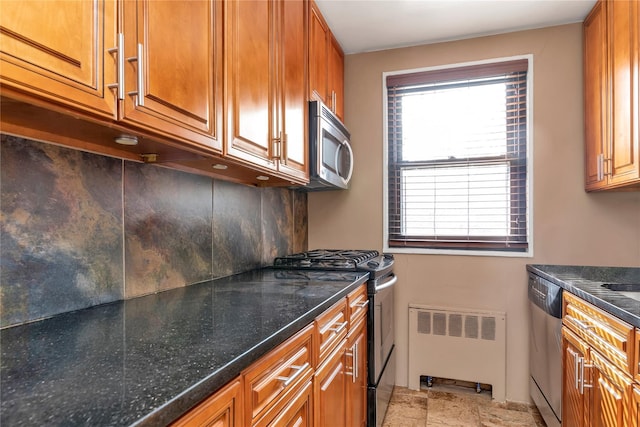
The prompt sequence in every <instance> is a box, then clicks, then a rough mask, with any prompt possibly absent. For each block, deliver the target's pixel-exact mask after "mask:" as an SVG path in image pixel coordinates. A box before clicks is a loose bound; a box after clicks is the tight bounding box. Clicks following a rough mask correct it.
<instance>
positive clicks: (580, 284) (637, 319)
mask: <svg viewBox="0 0 640 427" xmlns="http://www.w3.org/2000/svg"><path fill="white" fill-rule="evenodd" d="M558 267H566V268H571V267H572V266H558ZM544 268H545V266H542V265H537V264H527V271H528V272H530V273H533V274H536V275H538V276H540V277H542V278H543V279H546V280H548V281H550V282H552V283H555V284H556V285H558V286H560V287H561V288H562V289H564V290H566V291H567V292H569V293H571V294H573V295H576V296H577V297H579V298H582V299H583V300H585V301H587V302H588V303H590V304H593V305H594V306H596V307H597V308H599V309H601V310H604V311H606V312H608V313H610V314H612V315H614V316H616V317H617V318H619V319H621V320H623V321H625V322H627V323H629V324H631V325H632V326H635V327H636V328H640V315H637V314H634V313H632V312H630V311H628V310H627V309H629V310H631V309H632V308H634V306H635V308H637V311H638V312H639V313H640V302H638V301H635V300H633V299H631V298H626V297H620V296H618V295H616V294H615V293H614V291H607V290H604V289H602V288H601V286H600V285H601V284H602V283H604V282H601V281H597V280H589V279H587V278H584V279H582V280H580V279H577V278H576V279H574V280H572V279H566V278H561V277H557V276H555V275H554V274H553V273H550V272H548V271H545V270H544ZM575 268H579V267H578V266H576V267H575ZM590 288H594V289H597V292H598V293H599V294H601V295H600V296H598V295H595V294H594V292H593V291H590ZM609 294H611V295H610V296H609ZM608 296H609V298H607V297H608ZM603 298H607V299H611V300H610V301H607V299H603ZM614 298H615V299H616V300H617V301H616V302H612V301H613V299H614Z"/></svg>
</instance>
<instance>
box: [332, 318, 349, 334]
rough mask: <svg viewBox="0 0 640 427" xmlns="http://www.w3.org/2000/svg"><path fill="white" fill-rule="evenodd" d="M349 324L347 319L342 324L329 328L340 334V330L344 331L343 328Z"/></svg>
mask: <svg viewBox="0 0 640 427" xmlns="http://www.w3.org/2000/svg"><path fill="white" fill-rule="evenodd" d="M348 324H349V322H347V321H346V320H345V321H344V322H342V323H341V324H340V325H338V326H336V327H335V328H331V329H329V330H330V331H332V332H335V333H336V334H339V333H340V332H342V330H343V329H344V328H346V327H347V325H348Z"/></svg>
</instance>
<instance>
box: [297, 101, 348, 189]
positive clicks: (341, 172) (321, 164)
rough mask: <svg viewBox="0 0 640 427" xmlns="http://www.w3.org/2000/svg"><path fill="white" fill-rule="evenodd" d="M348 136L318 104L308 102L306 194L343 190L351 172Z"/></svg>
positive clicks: (344, 128) (325, 108) (333, 116)
mask: <svg viewBox="0 0 640 427" xmlns="http://www.w3.org/2000/svg"><path fill="white" fill-rule="evenodd" d="M349 138H351V135H350V134H349V131H347V128H346V127H345V126H344V124H342V122H341V121H340V119H338V117H337V116H336V115H335V114H333V112H332V111H331V110H330V109H329V108H328V107H327V106H326V105H324V104H323V103H322V102H319V101H311V102H309V162H310V163H309V184H307V185H306V186H305V187H304V190H306V191H322V190H346V189H347V188H349V181H350V180H351V174H352V173H353V151H352V150H351V145H350V144H349Z"/></svg>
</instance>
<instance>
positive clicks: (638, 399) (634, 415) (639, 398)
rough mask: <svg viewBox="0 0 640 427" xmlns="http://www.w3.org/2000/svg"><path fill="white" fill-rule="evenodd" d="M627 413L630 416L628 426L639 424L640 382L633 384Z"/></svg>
mask: <svg viewBox="0 0 640 427" xmlns="http://www.w3.org/2000/svg"><path fill="white" fill-rule="evenodd" d="M629 415H630V417H631V421H630V422H629V425H630V426H637V425H640V384H636V385H634V386H633V395H632V398H631V411H630V414H629Z"/></svg>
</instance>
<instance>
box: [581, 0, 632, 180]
mask: <svg viewBox="0 0 640 427" xmlns="http://www.w3.org/2000/svg"><path fill="white" fill-rule="evenodd" d="M639 21H640V8H639V7H638V0H631V1H627V0H620V1H618V0H616V1H612V0H599V1H598V3H597V4H596V5H595V6H594V8H593V10H592V11H591V13H590V14H589V16H587V18H586V20H585V22H584V85H585V87H584V96H585V148H586V150H585V188H586V190H587V191H594V190H606V189H633V188H635V189H640V142H639V139H638V126H639V125H640V123H639V122H640V120H639V114H640V113H639V112H640V109H639V103H638V102H639V99H638V98H639V97H640V95H639V91H640V85H639V72H640V71H639V65H638V64H639V61H638V55H639V52H638V49H639V45H640V31H639V30H638V23H639Z"/></svg>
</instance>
